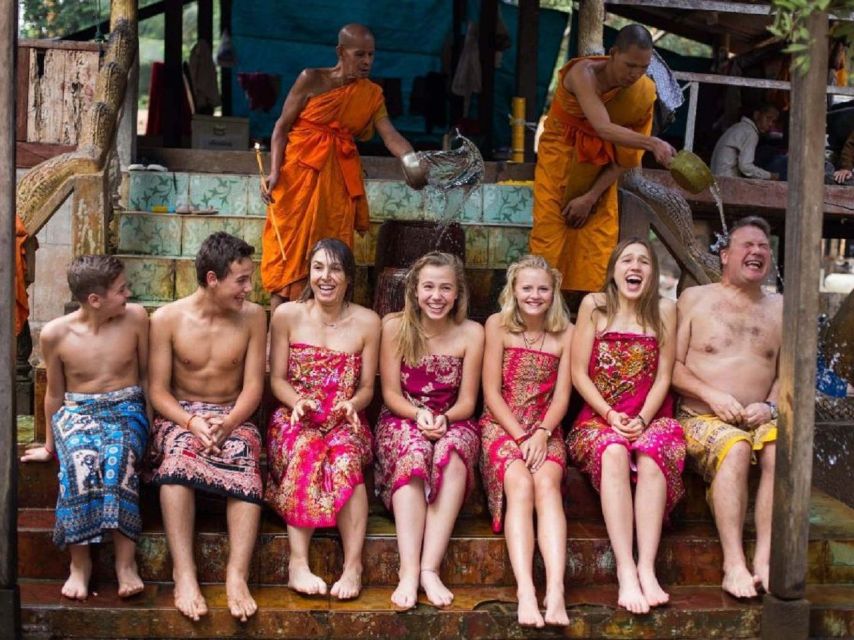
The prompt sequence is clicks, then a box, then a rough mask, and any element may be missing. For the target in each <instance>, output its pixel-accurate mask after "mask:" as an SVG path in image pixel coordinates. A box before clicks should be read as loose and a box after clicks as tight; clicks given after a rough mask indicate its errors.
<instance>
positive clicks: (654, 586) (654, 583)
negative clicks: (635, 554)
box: [638, 568, 670, 607]
mask: <svg viewBox="0 0 854 640" xmlns="http://www.w3.org/2000/svg"><path fill="white" fill-rule="evenodd" d="M638 580H639V581H640V586H641V590H642V591H643V597H644V598H646V602H647V604H648V605H649V606H650V607H658V606H660V605H662V604H667V603H668V602H670V594H668V593H667V592H666V591H665V590H664V589H662V588H661V585H660V584H658V578H656V577H655V571H652V570H649V569H640V568H639V569H638Z"/></svg>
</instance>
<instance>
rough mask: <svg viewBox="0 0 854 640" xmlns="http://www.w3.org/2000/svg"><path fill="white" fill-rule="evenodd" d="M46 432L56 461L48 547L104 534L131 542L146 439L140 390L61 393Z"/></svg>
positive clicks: (138, 527) (138, 522) (138, 523)
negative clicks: (56, 481) (118, 535)
mask: <svg viewBox="0 0 854 640" xmlns="http://www.w3.org/2000/svg"><path fill="white" fill-rule="evenodd" d="M51 429H52V431H53V439H54V443H55V446H56V456H57V458H58V459H59V497H58V498H57V501H56V525H55V527H54V530H53V541H54V543H56V545H58V546H59V547H60V548H64V547H65V546H66V545H69V544H87V543H94V542H101V541H102V540H103V536H104V534H105V533H106V532H108V531H110V530H117V531H119V532H120V533H122V534H123V535H125V536H127V537H128V538H130V539H131V540H137V539H138V538H139V534H140V532H141V531H142V518H141V517H140V515H139V477H138V476H137V466H138V462H139V461H140V460H141V459H142V457H143V455H144V454H145V444H146V441H147V440H148V418H147V417H146V415H145V398H144V397H143V394H142V389H140V388H139V387H137V386H133V387H126V388H124V389H119V390H117V391H109V392H107V393H66V394H65V404H64V405H63V406H62V407H60V409H59V411H57V412H56V413H55V414H54V415H53V418H52V420H51Z"/></svg>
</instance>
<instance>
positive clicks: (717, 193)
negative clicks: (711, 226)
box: [709, 181, 729, 236]
mask: <svg viewBox="0 0 854 640" xmlns="http://www.w3.org/2000/svg"><path fill="white" fill-rule="evenodd" d="M709 193H711V194H712V198H714V200H715V204H716V205H717V207H718V215H719V216H720V217H721V229H723V232H724V235H725V236H726V235H728V234H729V229H727V226H726V218H724V198H723V194H722V193H721V188H720V187H719V186H718V183H717V181H715V182H713V183H712V186H711V187H709Z"/></svg>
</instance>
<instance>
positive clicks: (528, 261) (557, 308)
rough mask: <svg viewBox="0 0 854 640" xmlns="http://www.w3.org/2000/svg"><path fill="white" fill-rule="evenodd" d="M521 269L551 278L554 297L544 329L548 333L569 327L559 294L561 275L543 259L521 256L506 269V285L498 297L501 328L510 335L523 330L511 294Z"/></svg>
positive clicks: (514, 300)
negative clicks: (543, 273) (534, 271)
mask: <svg viewBox="0 0 854 640" xmlns="http://www.w3.org/2000/svg"><path fill="white" fill-rule="evenodd" d="M522 269H541V270H543V271H545V272H546V273H547V274H549V275H550V276H551V279H552V288H553V289H554V296H553V297H552V304H551V306H550V307H549V310H548V311H547V312H546V319H545V325H544V329H545V330H546V331H548V332H555V331H563V330H564V329H566V328H567V327H568V326H569V312H568V311H567V309H566V303H565V302H564V301H563V296H562V295H561V293H560V283H561V281H562V280H563V275H562V274H561V272H560V271H558V270H557V269H553V268H552V267H550V266H549V263H548V262H546V260H545V258H542V257H540V256H533V255H526V256H522V257H521V258H519V259H518V260H517V261H516V262H514V263H513V264H511V265H510V267H508V269H507V283H506V284H505V285H504V288H503V289H502V290H501V294H500V295H499V296H498V304H499V305H501V309H500V311H499V312H498V315H499V317H500V318H501V326H503V327H504V328H505V329H507V330H508V331H509V332H510V333H521V332H522V331H524V330H525V323H524V322H523V321H522V316H521V315H520V314H519V305H518V304H517V303H516V296H515V295H514V293H513V289H514V288H515V287H516V279H517V278H518V277H519V272H520V271H521V270H522Z"/></svg>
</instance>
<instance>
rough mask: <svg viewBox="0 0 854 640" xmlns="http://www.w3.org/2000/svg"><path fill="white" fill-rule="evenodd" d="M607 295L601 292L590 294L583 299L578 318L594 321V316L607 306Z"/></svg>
mask: <svg viewBox="0 0 854 640" xmlns="http://www.w3.org/2000/svg"><path fill="white" fill-rule="evenodd" d="M605 302H606V300H605V294H604V293H601V292H596V293H588V294H587V295H586V296H584V297H583V298H582V299H581V304H580V305H579V306H578V316H577V317H578V318H586V319H592V318H593V314H594V313H596V310H597V309H599V308H600V307H604V306H605Z"/></svg>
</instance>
